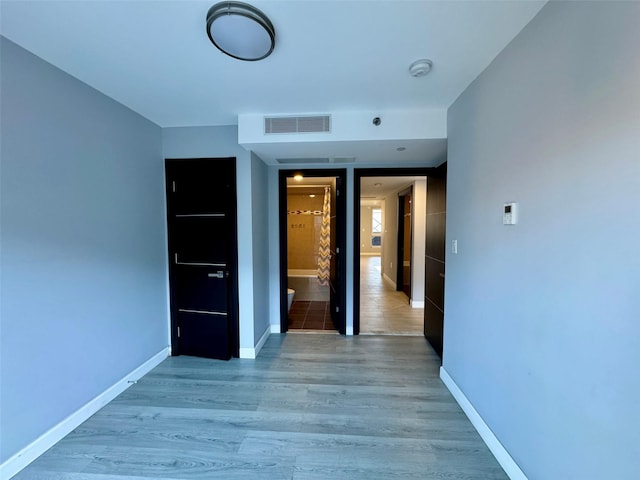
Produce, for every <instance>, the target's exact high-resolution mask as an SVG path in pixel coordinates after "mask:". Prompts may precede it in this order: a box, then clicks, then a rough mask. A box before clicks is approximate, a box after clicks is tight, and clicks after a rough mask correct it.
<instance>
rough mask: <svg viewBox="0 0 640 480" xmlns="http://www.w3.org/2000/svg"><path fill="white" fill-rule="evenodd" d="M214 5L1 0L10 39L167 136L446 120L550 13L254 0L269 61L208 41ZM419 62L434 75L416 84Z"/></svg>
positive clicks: (463, 4)
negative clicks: (258, 122) (179, 130)
mask: <svg viewBox="0 0 640 480" xmlns="http://www.w3.org/2000/svg"><path fill="white" fill-rule="evenodd" d="M214 3H216V2H215V0H206V1H199V0H198V1H189V0H180V1H172V0H162V1H151V0H139V1H122V0H121V1H116V0H110V1H101V0H87V1H81V0H77V1H56V0H49V1H8V0H2V1H1V2H0V32H1V33H2V35H4V36H5V37H7V38H9V39H10V40H12V41H14V42H16V43H17V44H19V45H21V46H22V47H24V48H26V49H27V50H29V51H31V52H33V53H35V54H36V55H38V56H40V57H41V58H43V59H45V60H47V61H48V62H50V63H52V64H54V65H56V66H57V67H59V68H61V69H62V70H64V71H66V72H68V73H70V74H71V75H73V76H75V77H76V78H78V79H80V80H82V81H83V82H86V83H87V84H89V85H91V86H93V87H94V88H96V89H97V90H99V91H101V92H103V93H105V94H106V95H108V96H110V97H112V98H114V99H115V100H117V101H119V102H121V103H122V104H124V105H126V106H127V107H129V108H131V109H132V110H134V111H136V112H138V113H140V114H141V115H143V116H144V117H146V118H148V119H149V120H151V121H153V122H155V123H157V124H158V125H160V126H161V127H173V126H204V125H230V124H237V121H238V115H239V114H251V113H253V114H278V113H293V114H303V113H318V112H321V113H331V112H338V111H386V110H403V109H407V110H416V109H446V108H447V107H449V106H450V105H451V103H452V102H453V101H454V100H455V99H456V98H457V97H458V95H460V93H461V92H462V91H463V90H464V89H465V88H466V87H467V86H468V85H469V84H470V83H471V82H472V81H473V80H474V79H475V78H476V77H477V76H478V74H479V73H480V72H482V70H483V69H484V68H485V67H486V66H487V65H488V64H489V63H490V62H491V61H492V60H493V59H494V58H495V56H496V55H497V54H498V53H499V52H500V51H501V50H502V49H503V48H504V47H505V46H506V45H507V44H508V43H509V42H510V41H511V40H512V39H513V37H514V36H515V35H516V34H517V33H518V32H519V31H520V30H521V29H522V28H523V27H524V26H525V25H526V24H527V23H528V22H529V21H530V20H531V18H533V16H534V15H535V14H536V13H537V12H538V11H539V9H540V8H541V7H542V6H543V5H544V3H545V1H536V0H511V1H505V0H499V1H488V0H487V1H485V0H473V1H455V0H454V1H451V0H446V1H435V0H434V1H418V0H415V1H384V0H379V1H378V0H368V1H346V0H341V1H325V0H306V1H303V0H252V1H251V3H252V4H253V5H255V6H256V7H258V8H260V9H261V10H262V11H263V12H264V13H266V14H267V16H268V17H269V18H270V19H271V21H272V22H273V24H274V26H275V29H276V47H275V50H274V52H273V54H272V55H271V56H270V57H268V58H266V59H264V60H262V61H258V62H243V61H238V60H234V59H232V58H230V57H228V56H226V55H223V54H222V53H220V52H219V51H218V50H217V49H216V48H215V47H214V46H213V45H212V44H211V43H210V41H209V39H208V37H207V35H206V31H205V16H206V13H207V11H208V9H209V8H210V7H211V5H213V4H214ZM419 58H430V59H431V60H432V61H433V65H434V66H433V70H432V72H431V73H430V74H429V75H427V76H426V77H423V78H413V77H411V76H410V75H409V74H408V71H407V69H408V67H409V65H410V64H411V62H413V61H414V60H416V59H419ZM343 143H344V142H343ZM361 143H362V142H361ZM364 143H366V142H364ZM359 147H362V148H363V149H366V145H360V146H359ZM429 148H430V149H431V150H434V148H433V146H429V147H428V148H427V149H429ZM319 149H320V150H322V145H320V147H319ZM307 150H308V149H307ZM393 152H396V151H395V148H393ZM289 153H290V152H289ZM305 153H306V154H307V155H313V156H330V154H327V153H324V154H323V153H322V152H321V151H314V152H309V151H306V152H305ZM272 154H273V155H274V156H277V152H275V153H273V152H272ZM356 154H357V152H356ZM331 155H334V153H331ZM391 155H392V156H391V157H390V158H389V160H396V155H397V160H398V161H403V159H402V155H401V154H400V152H396V153H392V154H391ZM420 155H423V156H424V155H429V153H428V152H422V153H420ZM345 156H346V155H345Z"/></svg>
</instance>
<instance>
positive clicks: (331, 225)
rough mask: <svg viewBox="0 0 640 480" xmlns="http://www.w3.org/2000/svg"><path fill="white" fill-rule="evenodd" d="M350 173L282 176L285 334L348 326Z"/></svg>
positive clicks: (308, 172)
mask: <svg viewBox="0 0 640 480" xmlns="http://www.w3.org/2000/svg"><path fill="white" fill-rule="evenodd" d="M345 182H346V170H281V171H280V186H279V188H280V207H279V208H280V212H279V213H280V272H281V273H280V290H281V292H280V301H281V310H280V314H281V319H280V326H281V331H282V332H286V331H288V330H295V331H336V330H337V331H339V332H340V333H342V334H344V333H345V332H346V325H345V308H344V299H345V282H344V278H345V270H346V268H345V267H346V265H345V262H344V261H343V254H344V252H345V245H346V236H345V226H346V222H345V210H346V202H345V198H346V197H345V195H344V191H343V186H344V185H345Z"/></svg>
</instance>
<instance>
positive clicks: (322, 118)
mask: <svg viewBox="0 0 640 480" xmlns="http://www.w3.org/2000/svg"><path fill="white" fill-rule="evenodd" d="M330 131H331V115H313V116H311V115H307V116H301V117H264V133H265V135H266V134H274V133H328V132H330Z"/></svg>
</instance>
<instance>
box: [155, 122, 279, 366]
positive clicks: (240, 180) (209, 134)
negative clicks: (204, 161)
mask: <svg viewBox="0 0 640 480" xmlns="http://www.w3.org/2000/svg"><path fill="white" fill-rule="evenodd" d="M162 145H163V153H164V156H165V158H209V157H210V158H216V157H220V158H222V157H236V160H237V162H236V175H237V181H236V185H237V197H238V297H239V298H238V302H239V316H240V319H239V320H240V354H241V355H243V352H246V350H243V349H253V347H254V346H255V343H254V339H255V335H261V334H262V331H260V332H258V330H260V329H261V328H262V323H263V321H262V317H261V316H255V315H254V301H255V298H254V288H255V287H256V286H260V289H261V290H262V291H265V292H266V291H268V288H269V286H268V285H267V283H266V282H267V279H266V278H264V275H263V274H262V273H260V272H262V271H263V270H264V269H265V268H267V267H266V265H268V258H266V257H264V258H260V257H255V258H254V252H253V235H254V234H253V228H254V226H259V225H260V222H261V221H262V220H260V219H259V218H258V219H256V220H255V222H256V223H255V224H254V219H253V217H266V216H267V202H266V201H265V202H264V203H262V204H259V203H258V202H254V196H253V194H252V188H253V186H256V187H257V188H262V187H261V185H262V183H263V182H266V181H267V179H266V175H265V177H263V178H254V177H253V172H254V171H255V172H258V171H259V170H260V167H257V166H255V165H253V163H255V161H256V159H257V157H254V160H253V161H252V156H251V155H252V154H251V152H249V151H247V150H245V149H244V148H242V147H241V146H240V145H238V127H237V126H235V125H226V126H217V127H175V128H164V129H162ZM257 161H258V162H261V160H259V159H257ZM260 197H261V195H258V198H260ZM263 264H264V265H265V266H264V267H261V266H262V265H263ZM259 267H260V268H259ZM255 269H258V273H257V274H256V275H255V276H254V270H255ZM256 319H257V320H256ZM254 321H255V322H257V323H256V324H255V325H254ZM254 331H255V333H254ZM258 338H259V337H258Z"/></svg>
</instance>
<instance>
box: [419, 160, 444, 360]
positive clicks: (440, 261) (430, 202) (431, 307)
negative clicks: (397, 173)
mask: <svg viewBox="0 0 640 480" xmlns="http://www.w3.org/2000/svg"><path fill="white" fill-rule="evenodd" d="M446 178H447V164H446V163H444V164H443V165H441V166H440V167H438V168H437V169H436V171H435V172H434V174H433V175H430V176H429V177H427V218H426V222H427V223H426V226H427V236H426V245H425V267H426V268H425V281H424V283H425V299H424V335H425V337H427V340H428V341H429V343H430V344H431V346H432V347H433V348H434V350H435V351H436V352H437V353H438V355H440V358H442V345H443V334H444V295H445V291H444V286H445V283H444V278H445V249H446V243H445V236H446V194H447V188H446V187H447V181H446Z"/></svg>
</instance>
